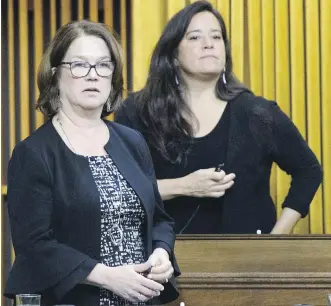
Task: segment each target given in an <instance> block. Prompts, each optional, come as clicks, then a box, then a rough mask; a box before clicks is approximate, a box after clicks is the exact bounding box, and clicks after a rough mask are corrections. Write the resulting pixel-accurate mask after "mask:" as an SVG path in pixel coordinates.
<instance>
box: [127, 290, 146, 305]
mask: <svg viewBox="0 0 331 306" xmlns="http://www.w3.org/2000/svg"><path fill="white" fill-rule="evenodd" d="M131 299H132V300H130V302H133V303H137V302H138V303H139V302H146V301H148V300H150V297H148V296H145V295H144V294H142V293H140V292H138V291H137V292H135V293H134V294H132V296H131Z"/></svg>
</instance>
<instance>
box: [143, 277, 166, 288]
mask: <svg viewBox="0 0 331 306" xmlns="http://www.w3.org/2000/svg"><path fill="white" fill-rule="evenodd" d="M139 276H140V277H141V278H142V279H139V280H140V284H141V285H143V286H144V287H146V288H148V289H151V290H153V291H163V290H164V287H163V286H162V285H161V284H159V283H157V282H156V281H154V280H151V279H148V278H146V277H143V276H141V275H139Z"/></svg>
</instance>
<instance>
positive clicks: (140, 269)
mask: <svg viewBox="0 0 331 306" xmlns="http://www.w3.org/2000/svg"><path fill="white" fill-rule="evenodd" d="M151 267H152V266H151V264H150V262H148V261H146V262H144V263H141V264H138V265H133V270H134V271H136V272H138V273H142V272H146V271H150V269H151Z"/></svg>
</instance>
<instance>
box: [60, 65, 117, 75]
mask: <svg viewBox="0 0 331 306" xmlns="http://www.w3.org/2000/svg"><path fill="white" fill-rule="evenodd" d="M74 63H86V64H88V65H89V66H90V68H89V70H88V71H87V73H86V74H85V75H83V76H76V75H74V74H73V73H72V64H74ZM101 63H114V62H113V61H100V62H97V63H96V64H94V65H91V64H90V63H89V62H86V61H73V62H61V64H60V65H69V67H70V72H71V75H72V76H73V77H75V78H85V77H86V76H87V75H88V74H89V73H90V72H91V69H92V68H94V70H95V72H96V74H97V75H98V76H99V77H102V78H106V77H110V76H111V75H112V74H113V73H114V70H115V65H114V69H113V71H112V72H111V73H110V74H109V75H100V74H99V73H98V70H97V65H99V64H101Z"/></svg>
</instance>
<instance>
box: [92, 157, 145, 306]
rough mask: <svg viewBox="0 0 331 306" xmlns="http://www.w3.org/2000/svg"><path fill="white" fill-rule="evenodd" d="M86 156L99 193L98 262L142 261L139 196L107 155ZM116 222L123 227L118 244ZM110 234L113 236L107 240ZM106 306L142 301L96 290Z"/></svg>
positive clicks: (143, 215) (102, 304)
mask: <svg viewBox="0 0 331 306" xmlns="http://www.w3.org/2000/svg"><path fill="white" fill-rule="evenodd" d="M87 159H88V161H89V165H90V169H91V171H92V175H93V178H94V181H95V183H96V185H97V188H98V191H99V194H100V205H101V254H100V260H101V262H102V263H103V264H105V265H107V266H111V267H116V266H122V265H127V264H139V263H143V262H144V261H145V260H146V258H145V254H144V244H143V237H142V233H143V226H144V222H145V211H144V209H143V207H142V204H141V202H140V199H139V198H138V196H137V195H136V193H135V191H134V190H133V189H132V188H131V187H130V185H129V183H128V182H127V181H126V180H125V178H124V177H123V176H122V175H121V174H120V172H119V171H118V169H117V167H116V165H115V164H114V162H113V160H112V159H111V157H110V156H109V155H105V156H89V157H87ZM119 184H120V187H119ZM121 192H122V203H121ZM120 225H121V226H122V228H123V239H122V242H121V243H119V242H120V241H121V239H120V238H121V235H120ZM111 234H112V235H113V238H115V239H113V240H112V239H111ZM110 305H145V303H142V302H141V303H136V304H132V303H130V302H129V301H126V300H124V299H123V298H121V297H119V296H117V295H115V294H113V293H112V292H110V291H108V290H106V289H100V306H110Z"/></svg>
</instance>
